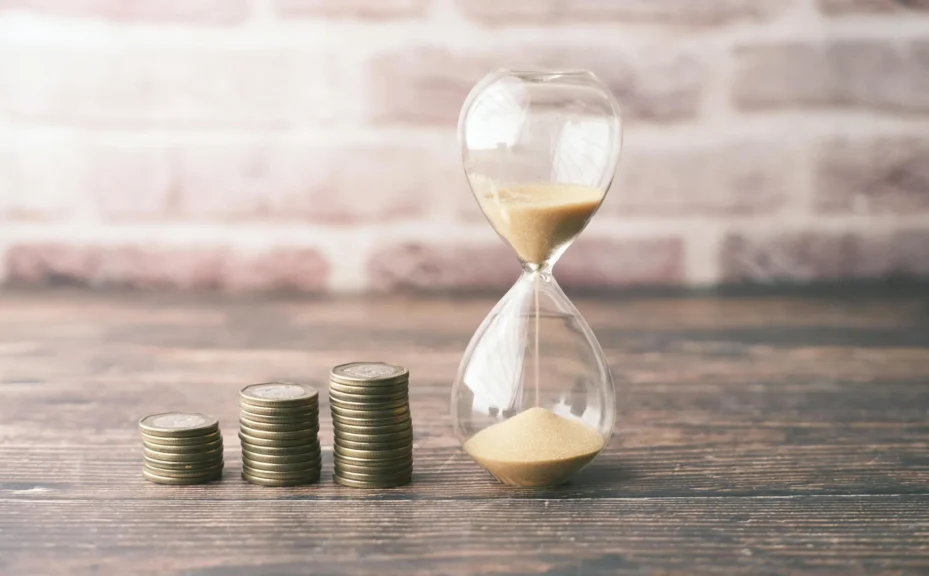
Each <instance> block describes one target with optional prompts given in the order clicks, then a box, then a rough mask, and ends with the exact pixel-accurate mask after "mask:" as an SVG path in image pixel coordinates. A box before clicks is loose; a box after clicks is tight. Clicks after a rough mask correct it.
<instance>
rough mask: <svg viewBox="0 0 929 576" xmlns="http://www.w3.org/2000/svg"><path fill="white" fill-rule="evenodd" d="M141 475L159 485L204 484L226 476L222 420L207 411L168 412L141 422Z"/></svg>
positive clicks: (154, 415)
mask: <svg viewBox="0 0 929 576" xmlns="http://www.w3.org/2000/svg"><path fill="white" fill-rule="evenodd" d="M139 428H140V429H141V430H142V444H143V446H144V448H143V454H144V455H143V460H144V464H143V465H142V475H143V476H144V477H145V479H146V480H149V481H151V482H155V483H157V484H203V483H205V482H211V481H213V480H218V479H219V478H220V477H221V476H222V475H223V437H222V435H221V434H220V431H219V422H218V421H217V420H216V418H213V417H212V416H207V415H206V414H196V413H193V414H190V413H183V412H167V413H165V414H152V415H151V416H146V417H145V418H142V420H141V421H139Z"/></svg>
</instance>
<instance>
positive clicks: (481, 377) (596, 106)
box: [452, 70, 622, 486]
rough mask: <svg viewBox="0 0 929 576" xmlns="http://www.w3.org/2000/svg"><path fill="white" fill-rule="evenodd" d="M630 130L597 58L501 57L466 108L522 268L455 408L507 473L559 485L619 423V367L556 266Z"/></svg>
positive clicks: (515, 480)
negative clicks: (538, 67)
mask: <svg viewBox="0 0 929 576" xmlns="http://www.w3.org/2000/svg"><path fill="white" fill-rule="evenodd" d="M621 134H622V124H621V120H620V116H619V113H618V108H617V105H616V102H615V101H614V100H613V97H612V95H611V94H610V92H609V90H608V89H607V88H606V87H605V86H604V85H603V84H602V83H601V82H600V81H599V80H598V79H597V78H596V76H594V75H593V74H592V73H590V72H587V71H535V72H516V71H508V70H501V71H498V72H495V73H492V74H490V75H488V76H487V77H486V78H484V79H483V80H482V81H481V82H479V83H478V84H477V85H476V86H475V87H474V89H473V90H472V91H471V94H470V95H469V96H468V98H467V100H466V101H465V103H464V106H463V108H462V111H461V116H460V120H459V124H458V135H459V139H460V142H461V148H462V160H463V163H464V168H465V173H466V174H467V177H468V181H469V184H470V186H471V190H472V191H473V193H474V196H475V197H476V199H477V201H478V204H479V205H480V207H481V210H483V212H484V215H485V216H486V217H487V220H488V221H489V222H490V224H491V226H493V228H494V230H496V232H497V233H498V234H499V235H500V237H501V238H503V240H504V241H506V242H507V243H508V244H509V245H510V246H511V247H512V248H513V250H514V251H515V252H516V256H517V257H518V258H519V261H520V263H521V265H522V269H523V272H522V275H521V276H520V278H519V280H518V281H517V282H516V284H515V285H514V286H513V287H512V288H511V289H510V290H509V292H507V293H506V295H505V296H504V297H503V299H502V300H500V302H498V303H497V305H496V306H495V307H494V308H493V309H492V310H491V311H490V314H488V316H487V318H485V319H484V321H483V323H482V324H481V326H480V327H479V328H478V330H477V332H476V333H475V334H474V336H473V337H472V339H471V342H470V344H469V345H468V348H467V350H466V351H465V354H464V358H463V359H462V361H461V365H460V367H459V369H458V376H457V378H456V381H455V384H454V386H453V388H452V419H453V422H454V426H455V431H456V434H457V435H458V437H459V439H460V440H461V442H462V443H463V445H464V448H465V450H466V451H467V452H468V454H469V455H470V456H471V457H472V458H473V459H474V460H475V461H476V462H478V463H479V464H480V465H482V466H483V467H484V468H486V469H487V470H488V471H489V472H490V473H491V474H493V475H494V476H495V477H496V478H497V479H498V480H500V481H502V482H505V483H507V484H513V485H516V486H549V485H554V484H560V483H562V482H564V481H565V480H567V479H568V477H569V476H571V475H572V474H574V473H575V472H577V471H578V470H580V469H581V468H583V467H584V466H586V465H587V464H589V463H590V462H591V461H592V460H593V459H594V458H595V457H596V456H597V454H599V453H600V451H601V450H602V449H603V447H604V446H605V445H606V443H607V442H608V441H609V439H610V435H611V434H612V431H613V423H614V418H615V403H616V399H615V391H614V387H613V380H612V377H611V375H610V370H609V366H608V365H607V362H606V358H605V357H604V355H603V350H602V349H601V348H600V344H599V343H598V342H597V339H596V337H595V336H594V334H593V331H592V330H591V329H590V327H589V326H588V325H587V322H585V321H584V319H583V317H581V315H580V313H579V312H578V311H577V309H576V308H575V307H574V305H573V304H572V303H571V301H570V300H568V297H567V296H565V294H564V292H562V291H561V288H560V287H559V286H558V283H557V282H556V281H555V278H554V276H553V275H552V268H553V267H554V265H555V263H556V262H557V260H558V258H559V257H560V256H561V254H562V253H563V252H564V251H565V250H566V249H567V248H568V246H570V244H571V242H573V241H574V239H575V238H576V237H577V236H578V234H580V233H581V231H582V230H583V229H584V227H585V226H586V225H587V223H588V222H589V221H590V219H591V217H593V215H594V213H596V211H597V209H598V208H599V207H600V204H601V203H602V202H603V199H604V197H605V196H606V192H607V190H608V189H609V187H610V183H611V182H612V178H613V174H614V172H615V170H616V164H617V162H618V161H619V153H620V147H621V141H622V136H621Z"/></svg>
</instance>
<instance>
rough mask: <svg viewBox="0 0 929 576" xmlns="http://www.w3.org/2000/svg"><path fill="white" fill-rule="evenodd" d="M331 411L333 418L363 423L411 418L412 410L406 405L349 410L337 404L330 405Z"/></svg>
mask: <svg viewBox="0 0 929 576" xmlns="http://www.w3.org/2000/svg"><path fill="white" fill-rule="evenodd" d="M329 411H330V412H331V413H332V417H333V418H346V419H356V420H363V421H370V420H386V419H390V418H401V417H407V418H409V417H410V408H409V405H408V404H406V403H404V404H402V405H400V406H395V407H391V408H386V409H383V410H380V409H376V408H366V409H363V410H358V409H349V408H342V407H339V406H336V405H335V404H330V405H329Z"/></svg>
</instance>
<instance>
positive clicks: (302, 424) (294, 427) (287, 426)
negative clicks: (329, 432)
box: [239, 416, 319, 432]
mask: <svg viewBox="0 0 929 576" xmlns="http://www.w3.org/2000/svg"><path fill="white" fill-rule="evenodd" d="M239 426H242V427H245V428H250V429H252V430H262V431H265V432H297V431H300V430H306V429H307V428H314V429H319V417H317V418H315V419H313V420H309V419H307V420H298V421H296V422H288V423H274V424H268V423H267V422H259V421H256V420H251V419H249V418H246V417H245V416H241V417H240V418H239Z"/></svg>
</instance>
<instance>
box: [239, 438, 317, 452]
mask: <svg viewBox="0 0 929 576" xmlns="http://www.w3.org/2000/svg"><path fill="white" fill-rule="evenodd" d="M242 451H243V452H251V453H255V454H263V455H265V456H293V455H295V454H304V453H306V452H319V440H318V439H317V440H314V441H311V442H303V443H301V444H297V445H293V446H273V445H272V446H258V445H254V444H250V443H249V442H242Z"/></svg>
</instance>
